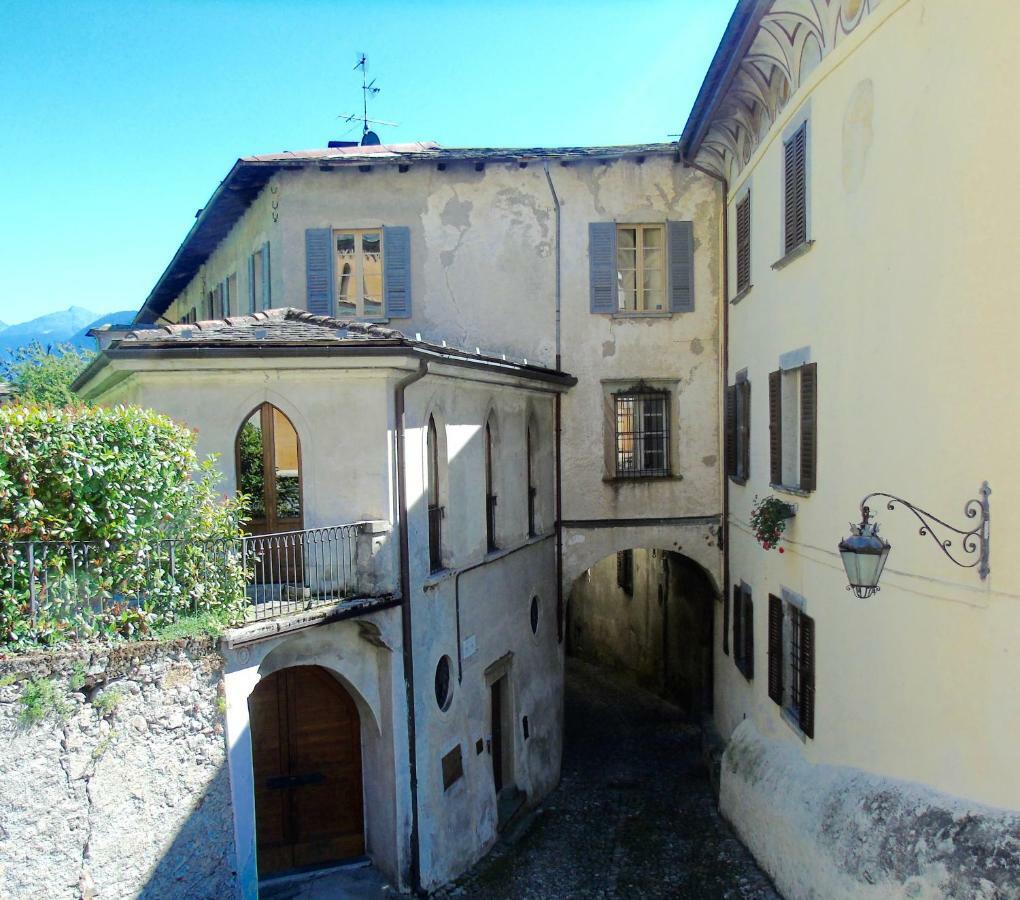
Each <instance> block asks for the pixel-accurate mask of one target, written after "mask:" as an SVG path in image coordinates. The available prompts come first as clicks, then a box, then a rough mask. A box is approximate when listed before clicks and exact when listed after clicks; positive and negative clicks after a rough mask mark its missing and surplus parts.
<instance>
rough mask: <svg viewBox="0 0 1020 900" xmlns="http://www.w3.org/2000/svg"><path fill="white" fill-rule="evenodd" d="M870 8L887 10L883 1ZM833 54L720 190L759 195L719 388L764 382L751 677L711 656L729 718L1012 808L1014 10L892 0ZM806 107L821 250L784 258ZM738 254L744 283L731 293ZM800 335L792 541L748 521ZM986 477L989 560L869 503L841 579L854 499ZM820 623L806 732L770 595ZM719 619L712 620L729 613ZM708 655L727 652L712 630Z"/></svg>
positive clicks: (1018, 720)
mask: <svg viewBox="0 0 1020 900" xmlns="http://www.w3.org/2000/svg"><path fill="white" fill-rule="evenodd" d="M873 5H875V4H873ZM875 6H876V9H875V11H874V12H872V14H871V15H870V17H869V18H868V19H867V20H866V21H865V22H864V23H863V24H862V25H861V26H860V27H859V28H858V29H857V30H856V31H855V32H854V33H853V34H852V35H850V36H849V37H847V38H845V39H843V41H842V43H840V44H839V45H838V46H837V47H836V49H835V50H834V51H833V52H832V53H830V54H829V55H828V56H826V57H825V59H824V60H822V62H821V63H820V65H818V67H817V68H816V69H815V70H814V72H813V73H812V74H811V75H810V77H809V78H808V79H807V80H806V82H805V83H803V84H802V85H801V87H800V89H799V90H798V91H797V92H796V93H795V94H794V95H793V97H792V98H791V99H790V101H789V102H788V103H787V105H786V107H785V109H784V110H783V111H782V113H781V114H780V116H779V118H778V120H777V121H776V122H775V123H774V124H773V126H772V127H771V129H770V130H769V131H768V134H767V135H766V137H765V138H764V140H763V141H762V142H761V143H760V145H759V146H758V148H757V150H756V151H755V153H754V154H753V155H752V157H751V159H750V162H749V164H748V165H747V166H746V167H744V169H743V171H742V172H741V173H740V175H739V177H738V178H736V179H734V180H733V181H732V182H731V184H730V205H729V221H730V235H729V240H730V259H731V266H732V262H733V259H734V252H733V251H734V234H733V223H734V219H735V216H734V204H733V201H734V200H736V199H738V198H739V197H740V196H741V195H742V193H743V191H744V189H745V188H746V187H747V186H748V185H750V188H751V191H752V275H751V281H752V284H753V288H752V289H751V290H750V292H749V293H748V294H747V295H746V296H745V297H743V298H742V299H741V300H740V302H739V303H737V304H735V305H732V306H731V309H730V341H731V343H730V356H729V376H728V382H729V383H733V379H734V374H735V373H736V372H737V371H738V370H740V369H744V368H746V369H747V370H748V376H749V378H750V380H751V383H752V428H751V441H752V444H751V473H750V474H751V477H750V480H749V481H748V483H747V485H746V486H738V485H735V484H732V483H731V487H730V497H731V519H730V534H731V572H730V577H731V584H732V583H736V582H738V581H739V580H740V579H743V580H745V581H747V582H748V583H749V584H751V586H752V588H753V591H754V599H755V635H756V647H755V653H756V666H755V669H756V672H757V673H758V675H757V677H756V678H755V679H754V680H753V681H752V682H751V683H748V682H746V681H745V680H744V678H743V677H742V676H741V675H740V674H739V673H738V672H737V670H736V667H735V666H734V665H733V662H732V657H724V656H722V655H721V654H720V656H719V662H718V665H717V721H718V724H719V726H720V728H721V730H722V731H723V732H724V734H729V733H730V732H732V730H733V729H734V728H735V727H736V726H737V725H738V724H739V723H740V721H741V720H742V719H743V718H744V717H745V716H747V717H753V719H754V720H755V724H756V725H757V727H758V728H759V729H760V730H761V731H762V732H763V733H764V734H766V735H768V736H772V737H778V738H781V739H783V740H788V741H790V742H793V743H794V744H796V745H797V746H800V747H802V750H803V753H804V754H805V756H806V757H807V758H808V759H809V760H810V761H812V762H826V763H835V764H846V765H852V766H858V767H861V768H864V769H867V770H871V771H873V772H878V773H882V774H886V775H891V776H896V777H903V778H908V779H912V780H918V781H922V782H925V783H927V784H930V785H932V786H935V787H937V788H939V789H941V790H944V791H947V792H950V793H953V794H958V795H962V796H965V797H968V798H973V799H976V800H980V801H983V802H987V803H990V804H994V805H999V806H1007V807H1013V808H1016V807H1020V768H1018V767H1017V765H1016V746H1017V741H1018V739H1020V704H1018V703H1017V702H1016V696H1015V695H1016V684H1017V675H1018V674H1020V644H1018V641H1017V637H1018V635H1020V554H1018V553H1017V552H1016V551H1015V550H1014V547H1015V544H1016V538H1017V537H1020V474H1018V470H1017V466H1016V463H1015V458H1014V457H1015V454H1016V450H1015V448H1016V446H1017V437H1018V435H1017V431H1018V427H1017V423H1016V420H1015V418H1014V416H1013V414H1012V407H1013V405H1014V400H1015V398H1016V397H1017V395H1018V387H1017V383H1016V379H1015V372H1016V370H1017V362H1016V351H1015V344H1016V336H1017V334H1018V333H1020V310H1018V304H1017V300H1016V296H1015V293H1016V276H1015V274H1014V272H1013V266H1014V263H1015V259H1016V256H1017V238H1016V231H1015V224H1014V218H1015V216H1014V211H1015V209H1016V200H1017V197H1018V196H1020V176H1018V174H1017V171H1016V168H1015V167H1014V166H1012V165H1010V164H1009V154H1010V152H1011V150H1012V148H1013V147H1014V146H1016V144H1017V142H1018V140H1020V118H1018V117H1017V116H1016V114H1015V109H1016V100H1017V99H1018V94H1020V88H1018V82H1017V79H1016V71H1015V59H1014V58H1015V53H1016V51H1015V46H1016V43H1017V40H1016V39H1017V38H1018V37H1020V7H1014V6H1012V5H1010V4H1004V3H998V4H994V5H992V6H994V10H993V9H991V7H989V8H987V9H986V10H985V13H986V14H985V15H971V14H970V12H969V11H965V10H964V9H962V8H961V7H960V5H959V4H951V3H949V2H930V0H929V2H926V0H906V2H899V3H897V2H892V0H884V2H882V3H881V4H880V5H875ZM804 112H806V113H807V115H808V119H809V126H808V127H809V184H810V187H809V196H810V201H809V202H810V213H809V215H810V222H811V225H810V234H809V237H810V238H811V239H813V240H814V241H815V243H814V245H813V247H812V248H811V250H810V251H809V252H808V253H807V254H806V255H804V256H803V257H801V258H800V259H797V260H795V261H794V262H792V263H791V264H789V265H788V266H786V267H784V268H782V269H780V270H774V269H773V268H772V267H771V264H772V263H774V262H775V261H776V260H777V259H778V258H779V257H780V256H781V250H780V242H781V230H780V222H781V214H782V206H781V201H782V154H783V146H782V140H781V136H782V134H783V131H784V129H785V128H786V127H787V126H788V125H789V124H790V123H791V122H792V121H793V120H795V119H796V117H798V116H799V115H801V114H803V113H804ZM735 283H736V279H735V272H734V271H733V269H732V267H731V272H730V285H731V295H732V292H733V291H734V290H735V288H734V287H733V286H734V285H735ZM802 347H809V348H810V351H809V353H810V359H811V361H813V362H816V363H817V364H818V398H819V399H818V420H819V425H818V440H819V449H818V488H817V490H816V491H815V492H814V493H813V494H811V495H810V496H807V497H798V496H784V495H782V494H779V496H783V498H784V499H788V500H790V501H793V502H796V503H797V504H798V510H797V514H796V518H795V519H793V520H792V521H791V523H790V528H789V531H788V533H787V536H786V537H787V540H786V542H785V550H786V552H785V554H784V555H782V556H780V555H778V554H776V553H775V552H772V553H765V552H764V551H763V550H761V549H760V548H759V547H758V545H757V543H756V542H755V541H754V539H753V536H752V534H751V532H750V529H749V526H748V524H747V523H748V519H749V515H750V508H751V503H752V500H753V498H754V497H755V495H758V496H764V495H767V494H769V493H774V492H773V491H772V489H771V488H770V487H769V484H768V481H769V458H768V453H769V444H768V424H769V423H768V373H769V372H771V371H773V370H775V369H777V368H778V367H779V366H778V361H779V356H780V355H781V354H783V353H785V352H788V351H791V350H795V349H798V348H802ZM985 479H987V480H988V481H989V482H990V484H991V487H992V490H993V494H992V498H991V502H992V540H991V548H992V550H991V570H992V571H991V576H990V577H989V578H988V579H987V580H986V581H981V580H980V579H979V577H978V575H977V573H976V571H975V570H964V569H959V568H956V567H955V566H953V565H952V564H951V563H950V562H949V561H948V560H946V559H945V558H944V557H943V556H942V554H941V553H940V552H939V550H938V548H937V547H936V546H934V545H933V543H932V542H931V539H930V538H928V537H922V536H919V535H918V533H917V523H916V522H915V521H914V519H913V518H912V517H911V515H910V514H909V513H908V512H906V511H904V510H902V509H901V510H899V511H896V512H889V511H886V510H884V509H880V515H879V520H880V522H881V523H882V531H883V534H884V535H885V537H886V538H887V539H888V540H889V541H890V542H891V543H892V545H893V550H892V554H891V556H890V559H889V563H888V567H887V569H886V573H885V575H884V577H883V580H882V591H881V592H880V593H879V594H878V595H876V596H875V597H873V598H871V599H869V600H858V599H856V598H855V597H853V596H852V595H851V594H849V593H848V592H847V591H846V590H845V589H844V588H845V576H844V574H843V571H842V568H841V565H840V561H839V558H838V556H837V554H836V544H837V542H838V541H839V540H840V538H841V537H843V536H844V535H845V534H846V533H847V531H848V527H847V523H848V522H849V521H850V519H851V518H854V517H855V515H856V511H857V504H858V502H859V500H860V499H861V497H862V496H863V495H864V494H866V493H868V492H869V491H874V490H884V491H890V492H892V493H895V494H899V495H901V496H904V497H906V498H909V499H910V500H912V501H914V502H916V503H918V504H920V505H921V506H923V507H925V508H927V509H930V510H931V511H932V512H934V513H936V514H937V515H940V516H942V517H943V518H947V519H949V520H950V521H952V522H954V523H963V522H965V521H967V520H966V519H965V517H964V515H963V505H964V502H965V501H966V500H967V499H969V498H971V497H975V496H977V492H978V489H979V488H980V486H981V482H982V481H983V480H985ZM784 587H785V588H788V589H790V590H792V591H795V592H797V593H798V594H800V595H802V596H803V597H804V598H805V600H806V603H807V612H808V613H809V615H811V616H813V617H814V618H815V620H816V626H817V656H816V667H817V672H816V707H815V710H816V723H815V738H814V740H807V741H806V742H804V743H803V744H802V743H801V739H800V737H799V736H798V735H797V734H796V733H795V732H794V731H793V729H792V728H791V727H790V726H789V725H787V723H786V722H785V721H784V720H783V719H782V718H781V716H780V711H779V708H778V707H777V706H776V705H775V704H774V703H772V701H770V700H769V698H768V696H767V674H766V673H767V640H766V637H767V615H768V599H767V598H768V594H769V593H774V594H779V593H780V591H781V589H782V588H784ZM717 624H718V626H719V627H720V628H721V624H722V623H721V613H720V617H719V622H718V623H717ZM717 649H718V645H717Z"/></svg>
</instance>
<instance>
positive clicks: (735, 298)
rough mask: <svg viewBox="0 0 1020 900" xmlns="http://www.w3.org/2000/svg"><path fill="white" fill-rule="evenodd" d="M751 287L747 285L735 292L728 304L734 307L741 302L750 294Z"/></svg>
mask: <svg viewBox="0 0 1020 900" xmlns="http://www.w3.org/2000/svg"><path fill="white" fill-rule="evenodd" d="M772 268H775V266H773V267H772ZM753 287H754V285H753V284H749V285H748V286H747V287H745V288H744V289H743V290H739V291H737V292H736V294H734V295H733V299H732V300H730V304H731V305H732V306H736V305H737V304H738V303H739V302H740V301H741V300H743V299H744V298H745V297H746V296H747V295H748V294H750V293H751V289H752V288H753Z"/></svg>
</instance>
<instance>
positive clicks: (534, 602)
mask: <svg viewBox="0 0 1020 900" xmlns="http://www.w3.org/2000/svg"><path fill="white" fill-rule="evenodd" d="M531 633H532V634H538V597H532V598H531Z"/></svg>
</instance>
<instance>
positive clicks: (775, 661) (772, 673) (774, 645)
mask: <svg viewBox="0 0 1020 900" xmlns="http://www.w3.org/2000/svg"><path fill="white" fill-rule="evenodd" d="M769 697H770V698H771V699H772V700H774V701H775V702H776V703H778V704H779V705H780V706H782V705H783V601H782V600H780V599H779V598H778V597H777V596H776V595H775V594H769Z"/></svg>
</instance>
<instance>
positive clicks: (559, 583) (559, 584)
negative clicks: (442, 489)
mask: <svg viewBox="0 0 1020 900" xmlns="http://www.w3.org/2000/svg"><path fill="white" fill-rule="evenodd" d="M543 168H544V169H545V180H546V181H547V182H548V183H549V193H550V194H551V195H552V201H553V207H554V209H555V211H556V305H555V322H556V371H557V372H559V371H560V367H561V365H562V360H563V357H562V346H561V341H560V309H561V301H562V296H563V292H562V266H561V249H560V243H561V242H560V230H561V229H560V223H561V218H562V217H561V213H560V198H559V195H558V194H557V193H556V186H555V185H554V184H553V180H552V175H550V174H549V163H548V162H546V163H544V164H543ZM562 402H563V395H562V394H560V393H559V392H558V391H557V393H556V397H555V399H554V401H553V404H554V408H555V417H556V422H555V441H556V444H555V450H554V453H555V456H556V638H557V640H558V641H559V642H560V643H561V644H562V643H563V526H562V525H561V522H562V521H563V490H562V488H561V482H562V477H561V476H562V474H563V465H562V447H563V444H562V412H561V407H562Z"/></svg>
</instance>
